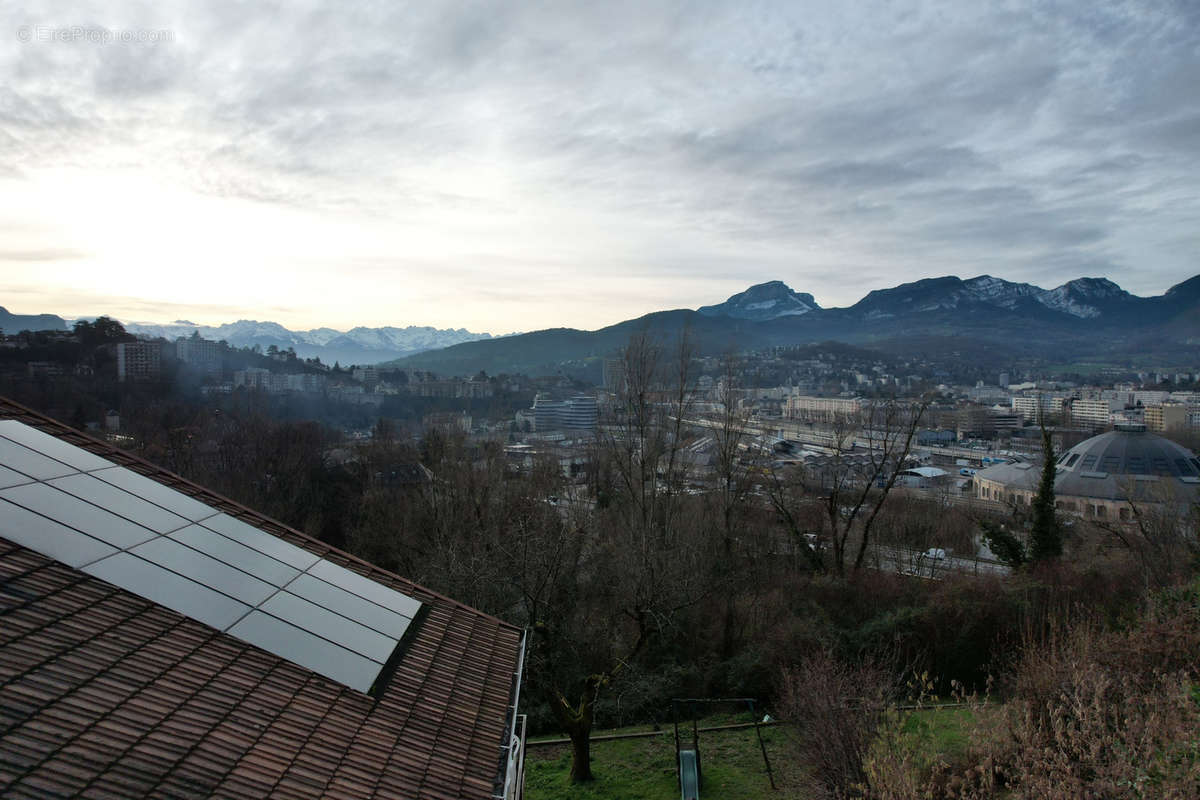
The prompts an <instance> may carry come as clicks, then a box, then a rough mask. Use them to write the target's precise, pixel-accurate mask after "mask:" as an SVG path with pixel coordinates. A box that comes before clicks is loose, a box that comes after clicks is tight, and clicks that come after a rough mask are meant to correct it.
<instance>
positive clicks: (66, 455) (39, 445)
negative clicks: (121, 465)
mask: <svg viewBox="0 0 1200 800" xmlns="http://www.w3.org/2000/svg"><path fill="white" fill-rule="evenodd" d="M0 436H3V437H4V438H6V439H11V440H12V441H14V442H17V443H18V444H23V445H25V446H26V447H28V448H29V449H31V450H36V451H38V452H39V453H42V454H44V455H47V456H50V458H54V459H57V460H59V461H61V462H63V463H64V464H67V465H69V466H72V467H75V469H76V470H79V471H81V472H88V471H89V470H93V469H103V468H104V467H111V466H113V463H112V462H111V461H109V460H108V459H105V458H101V457H100V456H98V455H96V454H95V453H89V452H88V451H87V450H84V449H83V448H82V447H76V446H75V445H73V444H69V443H67V442H64V441H63V440H62V439H59V438H57V437H55V436H51V435H50V434H48V433H46V432H45V431H39V430H38V429H37V428H31V427H29V426H28V425H26V424H24V423H21V422H17V421H16V420H15V419H5V420H0Z"/></svg>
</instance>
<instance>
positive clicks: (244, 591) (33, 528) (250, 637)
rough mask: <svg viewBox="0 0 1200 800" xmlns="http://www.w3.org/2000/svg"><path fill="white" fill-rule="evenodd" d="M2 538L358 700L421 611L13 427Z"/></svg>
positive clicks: (1, 507) (2, 462)
mask: <svg viewBox="0 0 1200 800" xmlns="http://www.w3.org/2000/svg"><path fill="white" fill-rule="evenodd" d="M0 536H3V537H5V538H6V539H9V540H10V541H13V542H16V543H18V544H20V545H23V546H24V547H28V548H29V549H31V550H35V551H37V552H39V553H42V554H43V555H45V556H48V557H50V558H53V559H55V560H57V561H61V562H62V563H64V564H67V565H68V566H71V567H75V568H76V569H79V570H81V571H83V572H86V573H88V574H89V575H93V576H95V577H97V578H101V579H103V580H105V581H108V582H109V583H112V584H114V585H116V586H119V587H121V588H122V589H125V590H128V591H130V592H133V593H134V594H137V595H140V596H141V597H145V598H146V599H148V600H152V601H154V602H155V603H158V604H160V605H163V606H166V607H167V608H171V609H173V610H175V611H178V612H179V613H181V614H184V615H186V616H188V617H191V618H192V619H195V620H198V621H200V622H203V623H205V624H207V625H210V626H212V627H214V628H217V629H219V630H221V631H225V632H226V633H228V634H230V635H232V636H236V637H237V638H239V639H242V640H244V641H246V642H249V643H251V644H254V645H257V646H258V647H261V648H263V649H264V650H267V651H269V652H271V653H274V654H275V655H278V656H281V657H282V658H286V659H288V660H289V661H293V662H295V663H297V664H300V665H301V666H304V667H307V668H308V669H311V670H313V671H314V672H318V673H320V674H322V675H325V676H326V677H329V678H331V679H333V680H335V681H338V682H340V683H343V684H345V685H347V686H350V687H351V688H354V689H357V690H359V691H362V692H366V691H368V690H369V689H370V688H371V686H372V685H373V684H374V682H375V680H376V678H377V677H378V675H379V672H380V670H381V669H382V667H383V665H384V664H385V663H386V662H387V661H388V659H389V658H390V657H391V656H392V654H393V652H394V651H395V650H396V648H397V646H398V645H399V642H400V639H401V637H403V636H404V633H405V631H406V630H407V629H408V626H409V625H410V624H412V621H413V618H414V616H415V615H416V613H417V611H418V610H419V609H420V607H421V603H420V602H419V601H417V600H415V599H413V598H412V597H409V596H408V595H405V594H401V593H400V592H397V591H395V590H393V589H389V588H388V587H386V586H384V585H382V584H380V583H376V582H375V581H372V580H370V579H368V578H365V577H363V576H362V575H359V574H358V573H355V572H351V571H350V570H348V569H345V568H344V567H341V566H338V565H337V564H334V563H332V562H330V561H327V560H324V559H321V558H318V557H317V556H315V555H313V554H312V553H310V552H308V551H307V550H304V549H302V548H299V547H296V546H295V545H292V544H289V543H288V542H285V541H283V540H282V539H280V538H278V537H276V536H273V535H271V534H270V533H267V532H266V531H264V530H261V529H259V528H256V527H254V526H253V525H248V524H246V523H245V522H242V521H241V520H238V519H236V518H234V517H231V516H229V515H228V514H225V513H223V512H221V511H220V510H218V509H216V508H213V507H212V506H209V505H207V504H205V503H202V502H200V501H199V500H196V499H194V498H192V497H188V496H187V495H185V494H183V493H181V492H177V491H175V490H174V489H171V488H170V487H168V486H164V485H163V484H161V483H158V482H157V481H154V480H151V479H150V478H147V477H145V476H143V475H139V474H138V473H136V472H133V471H131V470H128V469H126V468H124V467H121V466H118V465H116V464H114V463H112V462H111V461H108V460H106V459H104V458H101V457H100V456H97V455H95V454H93V453H90V452H88V451H86V450H84V449H82V448H79V447H75V446H74V445H72V444H69V443H68V442H65V441H63V440H61V439H58V438H56V437H54V436H51V435H49V434H47V433H44V432H42V431H39V430H37V429H36V428H32V427H30V426H28V425H25V424H24V423H22V422H19V421H17V420H0Z"/></svg>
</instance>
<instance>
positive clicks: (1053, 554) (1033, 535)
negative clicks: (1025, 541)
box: [1029, 417, 1062, 561]
mask: <svg viewBox="0 0 1200 800" xmlns="http://www.w3.org/2000/svg"><path fill="white" fill-rule="evenodd" d="M1040 422H1041V426H1042V452H1043V453H1045V456H1046V458H1045V461H1044V462H1043V463H1042V479H1041V482H1040V483H1039V484H1038V490H1037V495H1036V496H1035V497H1034V498H1033V509H1032V510H1033V529H1032V530H1031V531H1030V534H1029V557H1030V558H1031V559H1032V560H1034V561H1041V560H1043V559H1047V558H1058V557H1059V556H1060V555H1062V527H1061V526H1060V525H1059V522H1058V517H1057V516H1056V515H1055V513H1054V442H1053V441H1052V440H1051V438H1050V431H1049V430H1048V429H1047V428H1046V420H1045V418H1044V417H1040Z"/></svg>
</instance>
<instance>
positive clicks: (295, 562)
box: [204, 514, 320, 571]
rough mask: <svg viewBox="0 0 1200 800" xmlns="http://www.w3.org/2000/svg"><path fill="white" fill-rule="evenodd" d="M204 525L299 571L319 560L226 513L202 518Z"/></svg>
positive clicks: (305, 551)
mask: <svg viewBox="0 0 1200 800" xmlns="http://www.w3.org/2000/svg"><path fill="white" fill-rule="evenodd" d="M204 527H206V528H208V529H209V530H213V531H216V532H217V533H220V534H222V535H224V536H227V537H229V538H230V539H233V540H234V541H235V542H240V543H242V544H244V545H245V546H246V547H251V548H254V549H255V550H257V551H258V552H260V553H263V554H264V555H268V556H270V557H271V558H274V559H276V560H277V561H282V562H283V563H285V564H288V565H290V566H293V567H295V568H296V569H298V570H301V571H303V570H306V569H308V568H309V567H311V566H312V565H313V564H315V563H317V561H319V560H320V559H318V558H317V557H316V556H315V555H313V554H312V553H310V552H308V551H307V550H302V549H301V548H299V547H296V546H295V545H294V544H289V543H287V542H285V541H283V540H282V539H280V538H278V537H276V536H272V535H271V534H269V533H267V532H266V531H264V530H262V529H261V528H255V527H254V526H253V525H247V524H246V523H244V522H242V521H241V520H239V519H234V518H233V517H231V516H229V515H228V514H220V515H218V516H215V517H213V518H211V519H206V520H204Z"/></svg>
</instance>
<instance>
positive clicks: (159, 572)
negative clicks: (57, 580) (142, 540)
mask: <svg viewBox="0 0 1200 800" xmlns="http://www.w3.org/2000/svg"><path fill="white" fill-rule="evenodd" d="M83 571H84V572H86V573H88V574H89V575H94V576H96V577H97V578H99V579H100V580H104V581H108V582H109V583H111V584H113V585H114V586H120V587H121V588H122V589H129V590H130V591H132V592H133V593H134V594H138V595H141V596H142V597H145V598H146V599H147V600H153V601H154V602H156V603H158V604H159V605H161V606H166V607H167V608H169V609H172V610H173V611H178V612H179V613H180V614H183V615H184V616H185V617H191V618H192V619H194V620H199V621H200V622H203V623H204V624H206V625H211V626H212V627H214V628H217V629H218V630H225V629H226V628H228V627H229V626H230V625H232V624H233V623H235V622H237V621H238V620H239V619H240V618H241V617H243V616H245V615H246V614H247V613H248V612H249V611H250V606H248V605H246V604H245V603H241V602H238V601H237V600H234V599H233V598H232V597H227V596H225V595H223V594H221V593H220V592H218V591H216V590H215V589H210V588H209V587H207V586H204V585H202V584H200V583H197V582H196V581H193V580H190V579H188V578H185V577H183V576H182V575H176V574H175V573H174V572H171V571H170V570H168V569H165V568H164V567H160V566H158V565H157V564H151V563H150V562H149V561H146V560H145V559H141V558H138V557H137V556H133V555H130V554H129V553H117V554H115V555H111V556H109V557H108V558H104V559H101V560H100V561H97V562H95V563H92V564H88V565H87V566H85V567H83ZM133 587H137V588H133Z"/></svg>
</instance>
